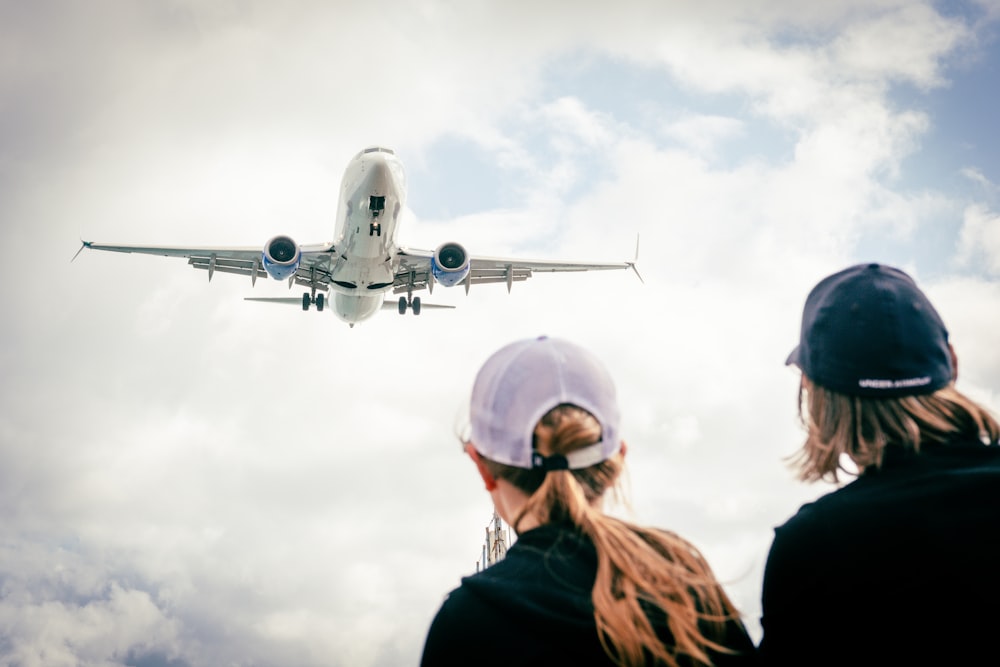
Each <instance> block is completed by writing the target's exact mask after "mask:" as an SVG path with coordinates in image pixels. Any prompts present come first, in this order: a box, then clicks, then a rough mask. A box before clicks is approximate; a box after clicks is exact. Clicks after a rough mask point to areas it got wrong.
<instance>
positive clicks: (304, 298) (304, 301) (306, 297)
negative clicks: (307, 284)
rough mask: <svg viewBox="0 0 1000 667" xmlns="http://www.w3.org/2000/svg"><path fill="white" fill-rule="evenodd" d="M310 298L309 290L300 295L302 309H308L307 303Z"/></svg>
mask: <svg viewBox="0 0 1000 667" xmlns="http://www.w3.org/2000/svg"><path fill="white" fill-rule="evenodd" d="M311 301H312V299H310V298H309V292H306V293H304V294H303V295H302V310H309V303H310V302H311Z"/></svg>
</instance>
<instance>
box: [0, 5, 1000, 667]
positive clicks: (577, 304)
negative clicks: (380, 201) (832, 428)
mask: <svg viewBox="0 0 1000 667" xmlns="http://www.w3.org/2000/svg"><path fill="white" fill-rule="evenodd" d="M751 5H752V7H751ZM998 37H1000V3H998V2H997V0H947V1H943V2H939V3H930V2H920V1H917V0H875V1H873V0H856V1H854V0H850V1H837V2H833V1H831V2H814V3H803V2H799V1H798V0H766V1H762V2H756V3H745V2H736V1H734V0H703V1H701V2H698V3H681V2H662V1H661V0H649V1H648V2H647V1H642V0H625V1H623V2H618V3H605V2H546V3H523V2H511V1H508V2H502V3H501V2H489V1H482V2H462V3H458V2H445V1H443V0H424V1H420V2H410V3H393V2H388V1H386V0H382V1H375V0H373V1H370V2H365V3H347V2H344V1H338V2H320V1H316V2H310V1H308V0H302V1H297V2H288V3H280V5H279V3H271V2H265V1H264V0H244V1H237V0H213V1H207V0H206V1H201V2H197V1H195V0H173V1H169V0H163V1H160V2H142V3H140V2H129V1H127V0H95V1H94V2H88V3H77V2H70V1H68V0H67V1H65V2H58V1H45V0H43V1H42V2H32V3H28V2H16V1H15V0H10V1H8V0H0V240H2V247H3V249H4V257H5V259H4V261H3V263H2V268H0V272H2V277H3V280H2V281H0V306H2V310H3V320H2V327H0V332H2V333H0V336H2V337H0V376H2V378H3V380H2V384H0V391H2V400H0V517H2V521H0V663H2V664H10V665H20V666H25V667H27V666H34V665H46V666H53V665H55V666H63V665H87V666H98V665H100V666H102V667H104V666H109V665H133V666H136V667H166V666H170V667H195V666H209V665H223V664H225V665H240V666H243V665H246V666H250V665H253V666H260V667H270V666H278V665H301V666H304V667H311V666H314V665H315V666H318V665H324V666H326V665H333V666H345V667H347V666H359V667H364V666H390V665H404V664H415V663H416V662H417V660H418V657H419V654H420V649H421V646H422V642H423V638H424V634H425V632H426V629H427V626H428V624H429V622H430V620H431V618H432V616H433V614H434V612H435V611H436V610H437V608H438V606H439V605H440V603H441V601H442V599H443V597H444V595H445V594H446V593H447V591H448V590H450V589H451V588H453V587H454V586H456V585H457V584H458V581H459V578H460V577H461V576H463V575H466V574H469V573H471V572H472V571H474V569H475V565H476V560H477V558H478V557H479V552H480V547H481V544H482V541H483V535H484V529H485V527H486V524H487V522H488V520H489V518H490V516H491V512H492V508H491V504H490V501H489V497H488V496H487V495H486V493H485V492H484V491H483V489H482V486H481V483H480V482H478V481H477V480H478V478H477V476H476V473H475V471H474V469H473V467H472V465H471V464H470V463H468V462H467V460H465V459H464V458H463V456H462V455H461V454H460V453H459V446H458V444H457V441H456V439H455V436H454V432H455V429H456V426H457V425H459V424H460V423H461V417H462V409H463V404H464V403H465V401H466V399H467V397H468V392H469V389H470V387H471V383H472V379H473V376H474V374H475V371H476V370H477V368H478V366H479V364H480V363H481V362H482V361H483V360H484V359H485V358H486V357H487V356H488V355H489V354H490V353H491V352H493V351H494V350H495V349H496V348H498V347H499V346H500V345H503V344H505V343H507V342H509V341H511V340H514V339H516V338H520V337H524V336H534V335H538V334H543V333H544V334H549V335H554V336H563V337H567V338H571V339H573V340H575V341H577V342H580V343H582V344H584V345H586V346H588V347H590V348H591V349H592V350H593V351H594V352H595V353H597V354H598V356H600V357H601V358H602V359H603V360H604V361H605V362H606V364H607V365H608V366H609V368H610V370H611V372H612V374H613V375H614V376H615V377H616V379H617V381H618V384H619V391H620V395H621V399H622V403H623V412H624V419H625V423H624V426H623V430H624V435H625V437H626V439H627V440H628V442H629V444H630V449H629V461H630V463H629V466H630V475H629V484H628V491H629V496H630V498H631V507H630V508H623V507H620V508H617V509H616V510H615V511H616V512H620V513H624V514H625V515H627V516H631V517H633V518H634V519H635V520H637V521H640V522H642V523H648V524H654V525H659V526H663V527H667V528H671V529H674V530H676V531H678V532H679V533H681V534H682V535H684V536H686V537H688V538H689V539H691V540H692V541H693V542H695V544H697V545H698V546H699V547H700V548H701V549H702V550H703V551H704V553H705V554H706V556H707V557H708V558H709V560H710V562H711V563H712V565H713V566H714V568H715V570H716V572H717V574H718V575H719V576H720V577H721V578H722V579H723V580H724V581H725V582H726V585H727V588H728V590H729V591H730V593H731V594H732V596H733V598H734V599H735V601H736V602H737V604H738V605H739V606H740V608H741V609H742V610H743V611H744V613H745V614H746V620H747V624H748V627H750V629H751V631H752V632H753V633H754V635H755V636H759V622H758V617H759V613H760V609H759V589H760V578H761V572H762V568H763V563H764V558H765V556H766V553H767V548H768V545H769V543H770V539H771V535H772V530H773V527H774V526H775V525H777V524H779V523H781V522H782V521H784V520H785V519H786V518H787V517H788V516H789V515H790V514H792V513H793V512H794V511H795V510H796V509H797V507H798V506H799V505H800V504H801V503H802V502H805V501H807V500H809V499H811V498H813V497H815V496H817V495H819V494H821V493H823V492H826V491H828V490H830V488H831V487H829V486H824V485H813V486H806V485H803V484H800V483H798V482H796V481H795V480H794V479H793V477H792V474H791V473H790V472H789V470H788V469H787V467H786V465H785V463H784V458H785V457H786V456H788V455H789V454H791V453H793V452H794V451H795V450H796V449H797V447H798V446H799V444H800V442H801V440H802V432H801V429H800V427H799V425H798V423H797V421H796V415H795V402H796V387H797V382H798V377H797V375H796V373H795V372H794V371H793V370H792V369H789V368H787V367H785V366H784V365H783V361H784V359H785V356H786V355H787V353H788V351H789V350H790V349H791V347H792V346H793V345H794V344H795V342H796V338H797V329H798V318H799V315H800V312H801V306H802V303H803V301H804V299H805V296H806V294H807V292H808V291H809V289H810V288H811V287H812V285H813V284H814V283H815V282H816V281H817V280H819V279H820V278H822V277H823V276H825V275H827V274H828V273H831V272H833V271H835V270H838V269H840V268H843V267H844V266H847V265H849V264H853V263H856V262H862V261H872V260H877V261H882V262H886V263H890V264H894V265H896V266H900V267H903V268H905V269H907V270H908V271H910V272H911V273H913V275H915V277H916V278H917V279H918V281H919V282H920V283H921V284H922V285H923V286H924V287H925V289H926V290H927V292H928V293H929V294H930V295H931V298H932V299H933V300H934V301H935V303H936V304H937V305H938V307H939V310H940V311H941V313H942V315H943V317H944V319H945V321H946V323H947V324H948V326H949V328H950V330H951V333H952V340H953V342H954V343H955V345H956V348H957V350H958V353H959V356H960V361H961V376H960V379H959V387H960V389H962V390H964V391H965V392H967V393H969V394H970V395H972V396H974V397H975V398H977V399H979V400H981V401H983V402H984V403H986V404H987V405H989V406H990V407H992V408H993V409H995V410H996V409H998V408H1000V347H998V346H997V345H996V335H997V334H996V331H997V326H998V325H1000V283H998V277H1000V157H998V156H1000V143H998V142H1000V140H998V133H997V131H996V122H995V119H996V109H997V90H998V88H997V82H998V80H1000V42H998ZM371 144H383V145H387V146H391V147H393V148H394V149H396V151H397V153H398V154H399V155H400V157H401V158H402V160H403V161H404V163H405V164H406V166H407V169H408V175H409V184H410V190H409V208H410V210H409V211H408V212H407V217H406V221H405V228H403V229H402V230H401V232H400V240H401V241H403V242H405V243H407V244H409V245H412V246H415V247H420V248H433V247H435V246H436V245H438V244H439V243H442V242H444V241H459V242H461V243H463V244H464V245H465V246H466V247H467V248H468V249H469V250H470V251H471V252H473V253H478V254H491V255H499V254H515V255H519V256H525V257H544V258H565V259H574V260H597V261H618V260H629V259H632V257H633V255H634V253H635V245H636V237H637V236H638V237H639V238H640V247H639V264H638V266H639V270H640V272H641V273H642V277H643V279H644V282H640V281H639V280H637V279H636V277H635V276H634V275H633V274H631V273H630V272H625V271H622V272H611V273H599V274H582V275H573V274H570V275H544V274H543V275H538V276H536V277H534V278H533V279H532V280H530V281H529V282H527V283H520V284H517V285H515V286H514V289H513V292H512V293H511V294H510V295H508V294H507V292H506V289H505V287H504V286H503V285H487V286H481V287H479V288H477V289H474V290H473V291H472V293H471V294H470V295H468V296H466V295H465V294H464V291H462V290H461V289H460V288H459V289H456V290H453V291H449V290H446V289H443V288H439V289H438V290H435V292H434V295H433V300H434V301H437V302H441V303H447V304H453V305H456V306H458V307H457V308H456V309H455V310H450V311H425V312H424V313H423V314H422V315H421V316H419V317H414V316H412V315H407V316H406V317H400V316H399V315H398V314H396V313H394V312H391V311H387V312H384V313H380V314H379V315H377V316H376V317H375V318H374V319H372V320H369V321H367V322H364V323H361V324H359V325H358V326H356V327H355V328H353V329H350V328H348V327H347V325H346V324H344V323H342V322H340V321H339V320H337V319H336V318H335V317H334V316H332V315H330V314H329V311H327V312H326V313H323V314H318V313H316V312H315V311H312V312H310V313H303V312H302V311H301V310H299V309H295V308H284V307H281V306H273V305H267V304H256V303H249V302H245V301H243V297H245V296H250V295H254V296H284V295H287V293H288V292H287V289H286V288H285V286H284V284H276V283H274V282H273V281H258V284H257V286H256V288H254V289H251V286H250V284H249V281H247V280H244V279H242V278H239V277H236V276H229V275H217V276H216V277H215V279H214V280H213V281H212V283H211V284H208V283H207V281H206V275H205V273H204V272H196V271H192V270H191V269H189V268H188V267H187V266H186V265H185V263H184V261H183V260H170V259H165V258H157V257H142V256H131V255H117V254H105V253H97V252H84V253H82V254H81V255H80V256H79V257H78V258H77V259H76V260H75V261H73V262H71V261H70V260H71V258H72V257H73V254H74V253H75V252H76V250H77V248H78V247H79V245H80V239H81V237H82V238H86V239H88V240H95V241H104V242H121V243H130V242H131V243H170V244H194V245H217V244H224V245H256V244H260V245H261V246H263V244H264V242H265V241H266V240H267V239H268V238H270V237H271V236H274V235H276V234H287V235H290V236H292V237H293V238H294V239H296V240H297V241H299V242H302V243H311V242H320V241H327V240H329V239H330V238H331V237H332V233H333V225H334V219H333V215H334V211H335V208H336V196H337V187H338V184H339V181H340V177H341V175H342V172H343V168H344V166H345V165H346V164H347V162H348V160H349V159H350V158H351V157H352V156H353V155H354V154H355V153H357V152H358V151H359V150H360V149H361V148H363V147H365V146H368V145H371ZM296 295H297V292H296ZM425 299H427V300H431V299H429V298H428V297H427V296H426V295H425ZM502 646H503V638H502V637H497V643H496V645H495V646H494V647H493V648H494V649H496V650H502ZM484 648H485V647H484Z"/></svg>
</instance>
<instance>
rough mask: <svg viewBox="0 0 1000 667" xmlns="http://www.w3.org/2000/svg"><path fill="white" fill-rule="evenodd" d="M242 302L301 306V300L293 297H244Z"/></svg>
mask: <svg viewBox="0 0 1000 667" xmlns="http://www.w3.org/2000/svg"><path fill="white" fill-rule="evenodd" d="M243 300H244V301H270V302H271V303H287V304H289V305H293V306H299V307H301V306H302V298H301V297H295V296H275V297H268V296H245V297H243Z"/></svg>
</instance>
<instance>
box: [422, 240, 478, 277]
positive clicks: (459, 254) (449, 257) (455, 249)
mask: <svg viewBox="0 0 1000 667" xmlns="http://www.w3.org/2000/svg"><path fill="white" fill-rule="evenodd" d="M431 274H433V276H434V280H435V281H436V282H439V283H441V284H442V285H444V286H445V287H452V286H453V285H457V284H458V283H460V282H462V281H463V280H465V277H466V276H467V275H469V253H467V252H465V248H463V247H462V246H460V245H459V244H457V243H442V244H441V245H440V246H438V249H437V250H435V251H434V257H432V258H431Z"/></svg>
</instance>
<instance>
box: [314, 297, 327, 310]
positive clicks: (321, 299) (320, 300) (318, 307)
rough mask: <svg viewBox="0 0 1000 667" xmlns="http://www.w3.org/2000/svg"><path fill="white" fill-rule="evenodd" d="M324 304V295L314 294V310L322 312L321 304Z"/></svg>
mask: <svg viewBox="0 0 1000 667" xmlns="http://www.w3.org/2000/svg"><path fill="white" fill-rule="evenodd" d="M324 305H326V295H324V294H317V295H316V310H317V311H318V312H321V313H322V312H323V306H324Z"/></svg>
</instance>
